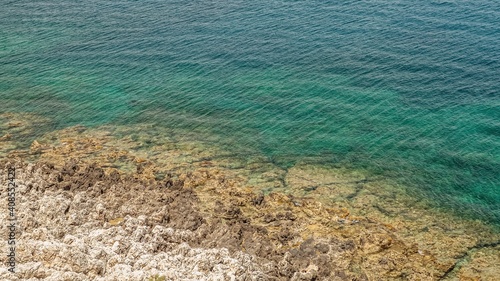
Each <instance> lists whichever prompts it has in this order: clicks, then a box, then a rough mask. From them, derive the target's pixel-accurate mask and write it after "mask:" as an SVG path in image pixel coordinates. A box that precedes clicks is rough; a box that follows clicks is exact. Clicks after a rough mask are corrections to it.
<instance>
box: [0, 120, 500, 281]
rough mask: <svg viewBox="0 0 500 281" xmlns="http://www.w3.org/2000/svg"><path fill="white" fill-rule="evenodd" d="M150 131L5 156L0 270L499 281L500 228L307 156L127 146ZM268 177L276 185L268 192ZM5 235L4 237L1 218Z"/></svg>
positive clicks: (84, 134)
mask: <svg viewBox="0 0 500 281" xmlns="http://www.w3.org/2000/svg"><path fill="white" fill-rule="evenodd" d="M124 135H126V134H124ZM7 139H8V141H11V137H9V138H7ZM144 139H151V137H150V136H146V137H144V138H143V139H141V138H138V139H135V140H134V139H131V138H129V137H124V138H116V137H113V136H111V134H110V133H108V132H107V131H106V130H95V131H91V130H87V129H86V128H83V127H74V128H70V129H66V130H63V131H58V132H55V133H54V134H49V135H46V136H44V137H43V138H41V139H40V140H38V141H36V142H33V143H32V145H31V148H30V149H29V150H22V149H21V150H17V151H11V152H9V154H8V155H7V156H6V157H4V159H3V160H1V161H0V169H1V170H0V173H1V175H0V180H1V181H2V182H3V183H5V182H6V181H7V172H6V169H7V167H8V166H9V165H13V166H15V168H16V183H17V185H18V190H17V191H18V194H17V196H16V200H17V205H16V212H17V216H18V233H17V237H18V239H17V241H16V243H17V249H16V254H17V263H18V264H17V273H16V274H15V275H14V274H11V273H9V272H8V271H7V269H6V267H2V268H0V279H1V280H58V281H59V280H440V279H450V280H452V279H461V280H495V278H497V277H498V276H500V272H499V270H500V269H499V268H498V257H499V256H500V255H499V253H500V247H499V246H498V245H499V244H498V241H500V236H499V235H498V234H497V233H496V232H494V231H492V230H491V229H490V228H489V227H488V226H486V225H484V224H482V223H481V222H474V221H467V220H461V219H458V218H453V217H450V215H449V214H445V213H440V212H437V211H432V210H426V209H425V208H424V207H425V206H424V205H422V206H424V207H422V206H420V205H418V203H414V204H413V205H409V203H408V202H410V201H405V200H407V199H405V198H404V196H403V195H399V194H397V193H394V191H392V190H385V189H383V188H382V187H381V186H379V185H372V184H371V183H370V182H369V181H364V180H363V179H362V178H360V177H359V176H358V175H350V176H349V175H346V174H342V173H340V172H339V173H337V174H335V175H332V172H331V171H328V173H324V172H323V171H320V169H319V170H318V168H314V167H311V166H308V165H302V166H300V165H296V166H295V167H292V168H290V169H287V171H283V170H279V169H276V168H273V167H271V166H272V165H271V166H266V165H268V164H265V163H264V164H262V163H259V164H258V165H257V164H255V163H257V161H254V162H253V164H252V163H250V164H248V163H243V164H241V165H239V166H238V167H235V166H234V161H229V160H227V159H217V158H216V157H215V156H216V155H219V154H220V151H213V150H208V149H199V147H198V148H197V147H196V146H192V145H186V144H183V145H184V147H182V148H179V147H174V146H173V145H171V144H168V143H167V144H165V143H166V142H162V144H161V145H153V144H151V145H149V146H148V147H147V150H144V151H143V150H141V149H133V148H137V147H140V145H139V144H140V143H142V142H143V141H144ZM6 141H7V140H6ZM186 146H189V148H186ZM145 151H148V153H151V154H149V155H148V154H147V153H146V152H145ZM186 151H189V152H186ZM197 151H198V152H197ZM207 151H210V152H209V153H208V152H207ZM156 152H161V153H156ZM263 166H266V167H267V168H265V169H264V171H263V170H262V169H263V168H262V167H263ZM253 174H259V175H261V177H259V178H252V175H253ZM360 179H361V180H360ZM283 183H284V184H283ZM331 183H335V184H334V186H335V189H332V188H331V186H332V184H331ZM337 183H338V184H337ZM269 185H271V186H273V187H274V190H275V192H272V193H266V194H264V193H262V190H263V188H262V187H265V186H269ZM285 185H286V186H285ZM310 186H314V187H315V188H314V189H313V190H310V191H309V190H308V192H309V193H307V192H305V191H304V190H306V189H307V188H309V187H310ZM285 187H286V189H285ZM276 191H277V192H276ZM384 193H389V195H387V194H385V195H384ZM333 195H335V196H336V197H331V196H333ZM382 195H384V196H385V197H384V199H385V200H381V197H378V196H382ZM391 196H392V198H393V199H392V200H387V198H391ZM4 198H5V197H4ZM4 198H2V202H5V201H4V200H5V199H4ZM339 198H340V199H339ZM346 198H347V199H349V200H347V199H346ZM408 200H410V199H408ZM2 205H4V206H5V204H2ZM0 218H1V220H2V221H5V220H6V218H7V211H6V210H4V211H0ZM0 232H1V233H0V235H1V236H2V237H7V229H6V228H5V226H4V225H3V224H2V228H1V231H0ZM0 254H1V255H2V256H3V257H5V256H6V255H7V247H6V246H4V247H0Z"/></svg>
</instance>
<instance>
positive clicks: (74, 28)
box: [0, 0, 500, 223]
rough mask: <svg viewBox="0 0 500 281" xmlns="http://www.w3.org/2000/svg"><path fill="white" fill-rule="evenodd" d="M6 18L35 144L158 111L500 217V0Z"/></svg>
mask: <svg viewBox="0 0 500 281" xmlns="http://www.w3.org/2000/svg"><path fill="white" fill-rule="evenodd" d="M0 26H1V27H2V28H1V29H0V99H1V100H2V104H3V106H2V107H1V108H0V113H4V112H32V113H36V114H40V115H42V116H46V117H48V118H49V119H50V120H51V123H50V124H49V125H45V126H40V127H38V130H37V131H34V132H32V134H31V135H30V136H29V137H28V138H27V136H23V137H22V138H21V137H18V141H21V142H22V143H23V145H28V144H29V143H31V141H32V140H33V139H35V138H36V137H37V136H39V135H41V134H43V133H46V132H48V131H51V130H55V129H60V128H64V127H66V126H72V125H76V124H83V125H86V126H98V125H110V124H119V125H132V124H142V123H154V124H155V126H156V127H166V128H170V129H172V130H173V131H176V130H177V131H178V132H186V131H187V132H190V133H192V136H193V137H194V138H198V139H200V140H204V141H208V142H211V143H214V144H217V145H219V146H221V147H223V148H224V150H230V151H232V152H233V153H235V154H236V155H238V154H239V155H247V154H249V153H252V154H256V155H264V156H265V157H267V158H268V159H269V160H270V161H271V162H272V163H275V164H277V165H280V166H281V167H284V168H286V167H291V166H293V165H294V164H295V163H298V162H301V161H302V162H303V161H305V160H304V159H309V160H307V161H312V162H314V163H312V164H316V165H328V166H334V167H342V168H348V169H352V170H363V171H367V172H368V173H369V174H370V175H371V176H372V177H376V178H383V179H386V180H387V181H389V182H393V183H395V184H397V185H398V186H404V187H406V188H407V191H408V192H410V193H412V194H415V195H416V196H420V197H423V198H430V199H432V200H433V201H434V202H435V203H437V204H438V205H440V206H446V207H447V208H449V209H456V210H464V212H465V213H467V214H468V215H471V216H474V217H477V218H481V219H485V220H488V221H491V222H493V223H499V222H500V190H499V189H500V172H499V171H500V93H499V92H498V89H499V88H500V82H499V81H500V80H499V79H498V77H500V61H499V58H500V47H499V46H500V5H499V4H498V3H497V2H495V1H487V0H481V1H474V2H468V1H407V0H405V1H399V2H397V3H395V2H393V1H379V0H375V1H347V2H346V1H342V2H338V3H337V2H335V1H252V2H251V3H248V2H246V1H232V2H231V3H227V2H219V1H208V2H207V1H194V2H190V3H186V2H185V1H170V0H168V1H141V2H140V3H139V2H136V1H101V0H96V1H85V2H83V3H75V2H73V1H37V2H32V1H11V2H9V3H7V4H6V5H4V8H2V9H1V10H0ZM14 137H16V136H14ZM310 159H314V160H310ZM459 212H462V211H459Z"/></svg>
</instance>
